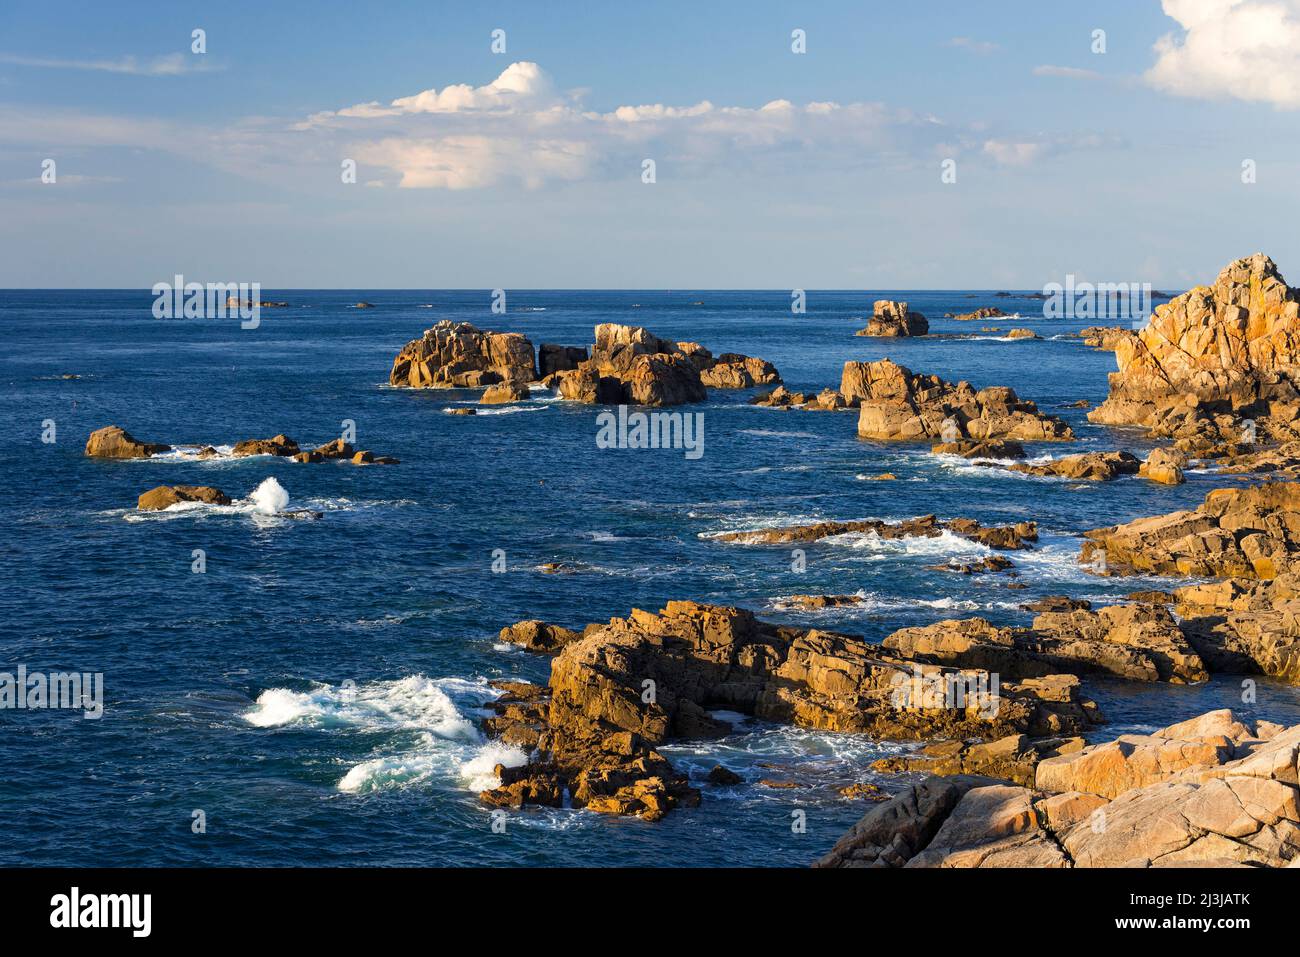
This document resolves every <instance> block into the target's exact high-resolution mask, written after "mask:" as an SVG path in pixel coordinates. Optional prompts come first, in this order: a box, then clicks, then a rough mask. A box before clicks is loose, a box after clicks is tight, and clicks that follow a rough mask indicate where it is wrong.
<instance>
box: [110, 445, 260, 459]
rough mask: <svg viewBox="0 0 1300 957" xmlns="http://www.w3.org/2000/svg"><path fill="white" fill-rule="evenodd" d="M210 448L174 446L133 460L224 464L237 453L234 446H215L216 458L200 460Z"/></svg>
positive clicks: (252, 456) (251, 457)
mask: <svg viewBox="0 0 1300 957" xmlns="http://www.w3.org/2000/svg"><path fill="white" fill-rule="evenodd" d="M207 447H208V446H205V445H173V446H172V447H171V448H170V449H168V450H167V451H166V452H155V453H154V454H153V455H151V456H149V457H148V458H143V459H132V460H131V461H134V462H222V461H225V460H227V459H229V458H230V455H231V453H232V452H234V451H235V447H234V446H233V445H214V446H212V450H213V451H214V452H216V453H217V455H216V456H210V457H209V458H206V459H201V458H199V452H200V451H201V450H203V449H205V448H207ZM264 457H265V456H261V455H246V456H241V458H250V459H254V458H264Z"/></svg>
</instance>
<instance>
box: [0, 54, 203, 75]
mask: <svg viewBox="0 0 1300 957" xmlns="http://www.w3.org/2000/svg"><path fill="white" fill-rule="evenodd" d="M0 63H8V64H10V65H12V66H32V67H41V68H44V69H50V70H96V71H99V72H103V73H127V74H131V75H133V76H180V75H181V74H183V73H206V72H208V71H211V70H216V69H218V67H217V66H215V65H213V64H212V63H211V61H209V60H208V58H207V57H206V56H198V55H191V54H185V53H169V54H167V55H166V56H156V57H149V58H146V59H143V60H142V59H140V58H138V57H134V56H123V57H118V58H117V59H115V60H63V59H57V58H54V57H30V56H19V55H17V54H13V53H0Z"/></svg>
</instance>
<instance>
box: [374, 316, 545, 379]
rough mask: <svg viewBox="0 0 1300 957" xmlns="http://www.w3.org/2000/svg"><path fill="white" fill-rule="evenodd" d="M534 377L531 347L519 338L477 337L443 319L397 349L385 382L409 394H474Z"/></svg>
mask: <svg viewBox="0 0 1300 957" xmlns="http://www.w3.org/2000/svg"><path fill="white" fill-rule="evenodd" d="M536 378H537V370H536V368H535V367H534V364H533V344H532V343H531V342H529V341H528V340H527V339H525V338H524V337H523V336H522V335H520V334H519V333H517V332H481V331H480V330H478V329H476V328H475V327H474V326H472V325H470V324H469V323H468V322H452V321H450V320H448V319H444V320H442V321H441V322H439V323H438V324H437V325H435V326H434V327H433V328H432V329H427V330H425V333H424V335H423V336H421V337H420V338H419V339H412V340H411V341H410V342H408V343H407V344H406V345H405V346H403V347H402V349H401V351H400V352H399V353H398V354H397V358H396V359H394V360H393V369H392V371H391V372H390V373H389V376H388V381H389V383H390V384H392V385H395V386H404V387H408V388H413V389H436V388H468V389H475V388H481V387H483V386H488V385H495V384H496V383H498V382H531V381H532V380H533V379H536Z"/></svg>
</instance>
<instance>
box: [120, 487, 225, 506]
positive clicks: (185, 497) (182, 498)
mask: <svg viewBox="0 0 1300 957" xmlns="http://www.w3.org/2000/svg"><path fill="white" fill-rule="evenodd" d="M181 502H203V503H205V504H208V505H229V504H230V496H229V495H227V494H226V493H225V492H223V491H221V489H219V488H213V487H212V486H211V485H159V486H158V487H157V488H152V489H150V490H149V491H147V492H145V493H143V494H142V495H141V496H140V499H139V501H138V502H136V508H137V509H139V510H140V511H142V512H150V511H160V510H161V509H164V508H170V507H171V506H173V505H178V504H180V503H181Z"/></svg>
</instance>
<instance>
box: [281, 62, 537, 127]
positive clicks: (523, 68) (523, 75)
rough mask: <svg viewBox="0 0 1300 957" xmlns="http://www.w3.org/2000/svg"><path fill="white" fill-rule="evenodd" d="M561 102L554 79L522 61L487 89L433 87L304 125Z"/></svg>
mask: <svg viewBox="0 0 1300 957" xmlns="http://www.w3.org/2000/svg"><path fill="white" fill-rule="evenodd" d="M560 102H561V101H560V99H559V97H557V96H556V93H555V87H554V86H553V85H552V83H551V78H550V77H549V76H547V75H546V73H545V72H544V71H543V70H542V68H541V67H540V66H538V65H537V64H536V63H529V62H527V61H520V62H518V63H512V64H510V65H509V66H508V67H506V68H505V69H504V70H503V71H502V72H501V75H500V76H498V77H497V78H496V79H495V80H493V81H492V82H491V83H489V84H487V85H486V86H477V87H475V86H470V85H469V84H467V83H455V84H453V85H451V86H445V87H443V88H442V89H441V90H438V89H434V88H430V89H428V90H423V91H421V92H419V93H416V94H414V95H412V96H399V97H398V98H397V99H395V100H393V101H392V102H391V103H390V104H389V105H388V106H384V105H383V104H382V103H378V102H370V103H358V104H356V105H355V106H347V107H344V108H343V109H341V110H338V111H336V112H331V111H326V112H323V113H317V114H315V115H314V116H311V117H309V118H308V119H307V121H306V122H305V123H304V124H302V125H303V126H304V127H306V126H312V125H324V124H328V123H329V122H330V121H331V120H334V119H336V118H343V119H349V118H353V119H377V118H379V117H385V116H401V115H403V114H410V113H473V112H477V113H487V112H497V113H510V112H515V111H521V110H539V109H544V108H546V107H552V106H558V105H559V104H560Z"/></svg>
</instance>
